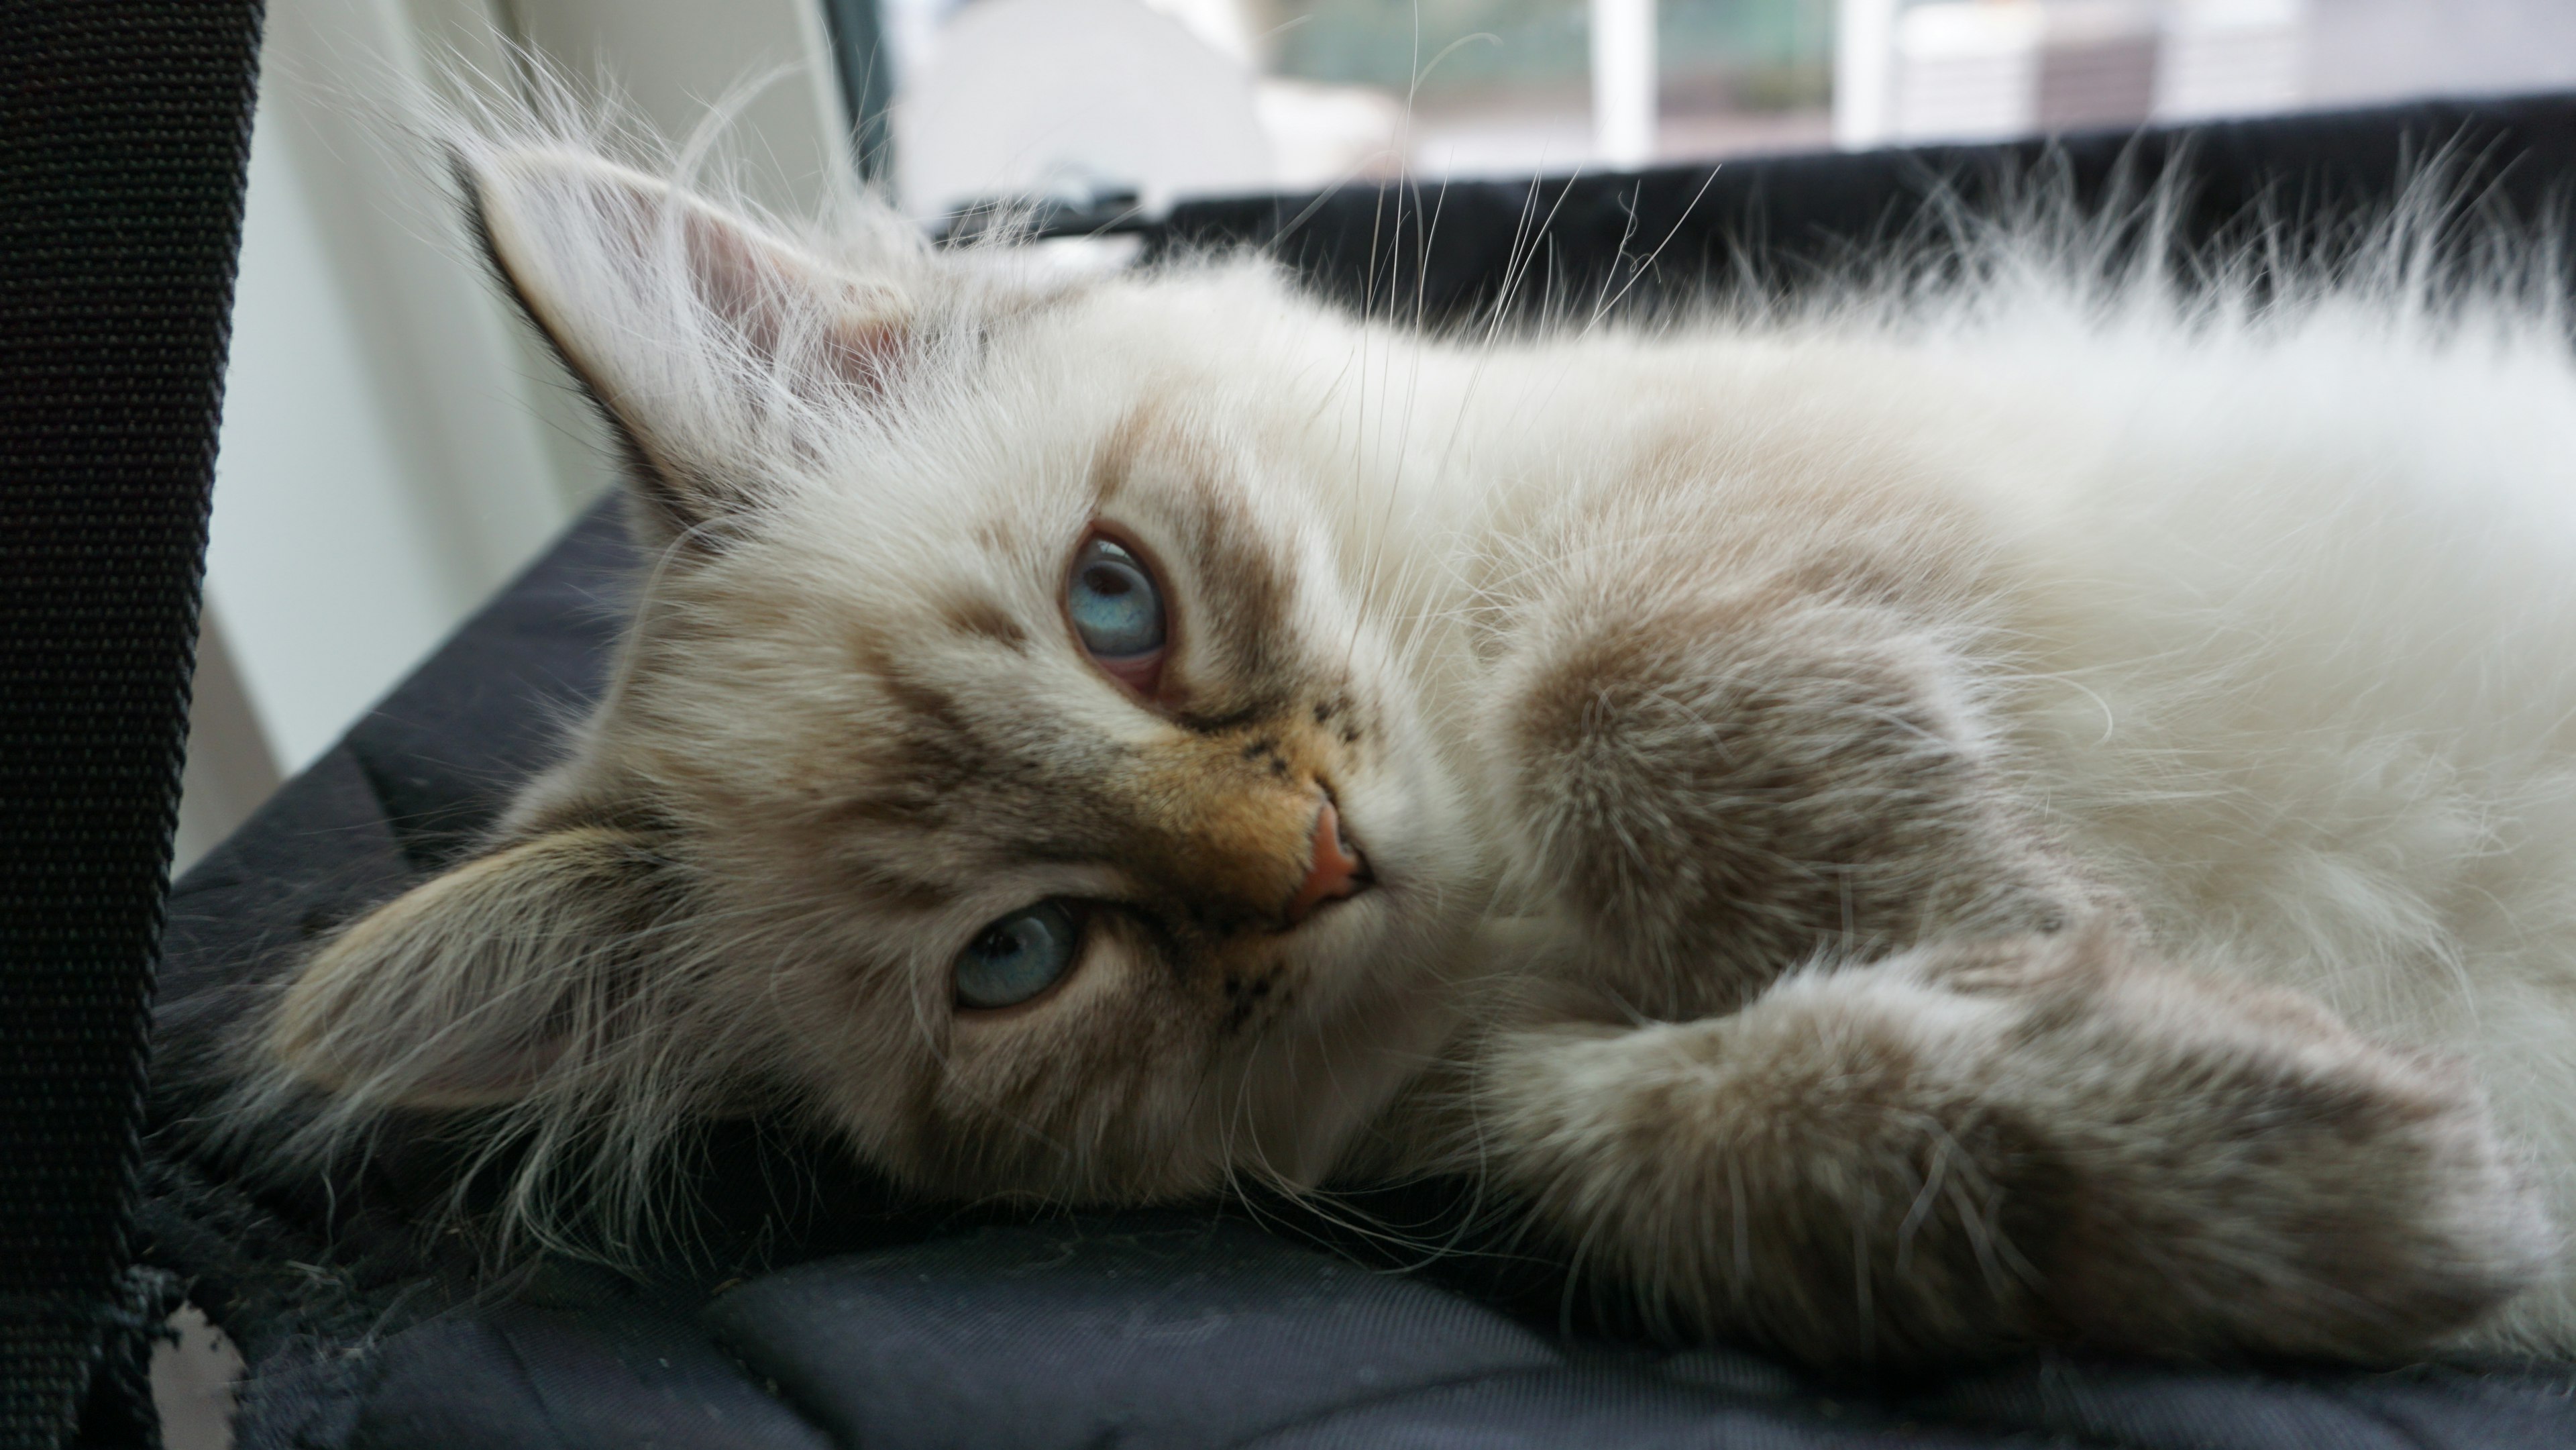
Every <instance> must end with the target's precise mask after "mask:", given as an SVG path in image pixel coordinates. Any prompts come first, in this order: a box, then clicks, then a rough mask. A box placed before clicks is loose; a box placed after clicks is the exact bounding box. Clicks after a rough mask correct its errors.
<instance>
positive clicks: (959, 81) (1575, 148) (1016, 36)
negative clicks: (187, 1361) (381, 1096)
mask: <svg viewBox="0 0 2576 1450" xmlns="http://www.w3.org/2000/svg"><path fill="white" fill-rule="evenodd" d="M827 3H828V4H830V5H831V6H833V7H835V8H837V9H841V10H850V9H852V8H853V7H864V6H866V5H867V4H868V0H827ZM877 3H878V6H879V8H878V10H877V11H876V15H877V17H878V19H877V22H876V23H877V25H878V27H879V28H880V30H881V33H882V36H883V48H882V51H881V52H877V53H874V54H875V55H876V59H877V69H876V70H874V71H873V72H870V71H867V70H866V68H865V67H861V66H857V65H851V64H845V66H844V71H845V73H846V74H851V75H859V74H870V75H874V76H878V77H882V78H883V84H884V85H885V86H886V88H888V89H889V90H890V92H891V94H892V96H893V102H894V104H893V112H892V118H893V125H892V127H891V128H890V134H891V153H892V156H893V167H892V174H893V176H894V177H895V180H896V183H897V188H898V191H899V194H900V195H901V197H902V198H903V201H904V203H905V205H906V206H907V207H908V208H909V209H911V210H913V211H914V212H916V213H918V214H921V215H923V216H926V217H927V216H936V215H939V214H941V213H943V212H944V211H946V210H948V209H949V208H951V207H953V206H955V205H956V204H958V203H959V202H961V201H963V200H966V199H968V198H975V197H987V196H996V195H1026V194H1031V193H1037V194H1052V195H1059V196H1063V197H1065V198H1067V199H1071V200H1080V199H1083V198H1087V197H1092V196H1097V195H1112V196H1124V195H1127V194H1130V193H1132V194H1133V195H1134V196H1135V197H1136V198H1137V199H1138V200H1139V202H1141V204H1142V205H1143V206H1145V207H1146V208H1147V209H1149V210H1150V209H1152V208H1155V207H1158V206H1160V205H1162V204H1165V203H1167V202H1169V201H1170V200H1171V199H1173V198H1174V197H1176V196H1180V195H1186V194H1204V193H1208V192H1217V191H1261V190H1272V189H1292V190H1293V189H1305V188H1313V187H1318V186H1326V185H1331V184H1333V183H1336V182H1339V181H1344V180H1354V179H1358V180H1372V179H1378V178H1384V177H1388V176H1394V175H1397V174H1403V173H1410V174H1413V175H1419V176H1457V175H1464V176H1528V175H1532V174H1536V173H1564V172H1569V171H1574V170H1578V169H1599V168H1602V167H1629V166H1640V165H1648V164H1655V163H1670V162H1687V161H1696V160H1703V159H1708V158H1714V157H1722V156H1728V155H1740V154H1746V153H1755V152H1780V151H1794V150H1804V149H1812V148H1817V147H1823V146H1828V145H1842V146H1849V147H1860V146H1880V145H1902V144H1909V143H1916V142H1930V141H1956V140H1990V139H1997V138H2003V137H2011V136H2020V135H2031V134H2038V133H2044V132H2051V131H2061V130H2070V129H2079V128H2085V127H2095V126H2128V125H2135V124H2138V123H2140V122H2147V121H2165V120H2172V121H2180V120H2192V119H2201V118H2207V117H2216V116H2227V115H2248V114H2257V113H2261V112H2267V111H2278V110H2283V109H2290V108H2300V107H2327V106H2337V105H2352V104H2365V103H2370V102H2377V101H2387V100H2396V99H2402V98H2405V97H2410V96H2420V95H2428V94H2441V93H2453V94H2457V93H2476V92H2488V93H2491V92H2497V91H2505V90H2513V89H2539V88H2546V87H2552V86H2567V85H2576V4H2571V3H2569V0H877ZM844 29H845V31H846V33H848V34H850V35H853V36H865V35H867V34H868V33H869V30H868V26H866V25H864V24H861V25H847V26H845V27H844ZM863 109H865V108H863Z"/></svg>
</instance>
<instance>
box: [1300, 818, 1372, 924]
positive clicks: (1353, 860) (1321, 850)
mask: <svg viewBox="0 0 2576 1450" xmlns="http://www.w3.org/2000/svg"><path fill="white" fill-rule="evenodd" d="M1366 885H1368V863H1367V862H1366V861H1364V860H1362V859H1360V853H1359V852H1358V851H1357V850H1356V849H1354V848H1353V847H1352V845H1351V843H1350V842H1348V841H1345V840H1343V839H1342V813H1341V812H1340V811H1337V810H1335V809H1333V803H1332V802H1331V801H1326V802H1324V808H1323V809H1322V810H1320V811H1317V812H1316V813H1315V860H1314V864H1313V865H1311V866H1308V867H1307V868H1306V884H1305V885H1303V886H1300V887H1298V888H1297V894H1296V896H1295V897H1293V898H1291V899H1290V901H1289V902H1288V924H1289V925H1290V926H1295V925H1296V924H1297V923H1299V922H1301V921H1304V920H1305V919H1306V917H1307V915H1308V914H1309V913H1311V912H1313V911H1314V909H1315V908H1316V907H1318V906H1321V905H1323V904H1324V903H1325V902H1327V901H1339V900H1341V899H1343V898H1344V897H1348V896H1356V895H1358V894H1359V893H1360V889H1361V888H1362V887H1365V886H1366Z"/></svg>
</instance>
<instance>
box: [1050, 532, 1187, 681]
mask: <svg viewBox="0 0 2576 1450" xmlns="http://www.w3.org/2000/svg"><path fill="white" fill-rule="evenodd" d="M1065 593H1066V598H1065V607H1066V612H1067V613H1069V614H1070V615H1072V617H1073V627H1074V631H1075V632H1076V633H1077V634H1079V635H1081V636H1082V647H1083V648H1084V649H1087V650H1089V651H1091V653H1092V654H1094V655H1096V656H1098V657H1100V658H1102V659H1133V658H1135V657H1137V656H1139V655H1146V654H1151V653H1153V652H1154V651H1155V650H1158V649H1161V648H1162V647H1163V600H1162V595H1161V593H1160V592H1159V591H1158V590H1156V589H1155V587H1154V581H1153V579H1152V577H1151V576H1149V575H1147V574H1146V572H1145V566H1144V564H1143V563H1142V562H1140V561H1139V560H1138V559H1137V558H1136V556H1135V555H1133V554H1130V553H1128V552H1127V551H1126V550H1125V549H1122V548H1120V547H1118V546H1117V545H1116V544H1113V543H1111V542H1110V541H1109V540H1107V539H1093V540H1092V541H1090V542H1089V543H1087V544H1085V545H1083V546H1082V554H1081V557H1080V558H1079V560H1078V561H1077V562H1076V564H1075V567H1074V571H1073V582H1072V584H1071V585H1070V586H1069V587H1068V588H1067V589H1066V591H1065Z"/></svg>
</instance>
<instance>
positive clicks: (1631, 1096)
mask: <svg viewBox="0 0 2576 1450" xmlns="http://www.w3.org/2000/svg"><path fill="white" fill-rule="evenodd" d="M1473 1084H1474V1086H1473V1088H1472V1090H1471V1096H1472V1100H1473V1102H1474V1106H1475V1112H1474V1114H1473V1121H1474V1123H1475V1125H1476V1135H1477V1140H1478V1142H1477V1151H1478V1155H1479V1156H1480V1157H1481V1159H1482V1161H1483V1163H1484V1165H1485V1168H1486V1170H1487V1171H1488V1172H1489V1173H1490V1174H1491V1175H1492V1176H1493V1177H1494V1178H1495V1179H1497V1180H1498V1181H1500V1182H1502V1183H1504V1184H1508V1185H1509V1186H1510V1187H1511V1188H1512V1189H1514V1190H1515V1191H1516V1192H1517V1193H1518V1194H1519V1195H1520V1196H1521V1197H1522V1198H1523V1199H1524V1200H1525V1201H1526V1202H1527V1203H1528V1204H1529V1205H1530V1207H1531V1210H1532V1211H1533V1212H1534V1214H1535V1215H1536V1217H1537V1219H1538V1221H1539V1222H1540V1224H1541V1225H1542V1226H1543V1227H1544V1228H1545V1229H1547V1230H1548V1231H1550V1232H1552V1233H1553V1234H1554V1235H1555V1236H1557V1237H1558V1238H1559V1239H1560V1240H1561V1241H1562V1243H1563V1244H1564V1246H1565V1247H1566V1248H1567V1249H1568V1251H1569V1252H1570V1253H1571V1254H1572V1255H1573V1256H1574V1259H1575V1263H1576V1266H1577V1272H1578V1273H1580V1274H1581V1275H1583V1276H1584V1277H1585V1278H1586V1279H1587V1280H1592V1281H1595V1282H1596V1284H1597V1283H1598V1282H1599V1281H1600V1280H1603V1279H1607V1280H1608V1281H1609V1283H1610V1285H1611V1286H1613V1287H1615V1288H1616V1289H1618V1290H1619V1291H1620V1292H1623V1293H1629V1294H1633V1295H1635V1296H1636V1298H1637V1300H1638V1302H1640V1303H1642V1304H1643V1305H1644V1306H1645V1307H1646V1308H1647V1310H1648V1311H1649V1312H1650V1313H1652V1314H1654V1315H1656V1316H1658V1317H1659V1318H1660V1319H1661V1320H1662V1321H1663V1322H1664V1323H1665V1324H1666V1326H1667V1327H1669V1328H1670V1329H1672V1330H1674V1331H1676V1332H1679V1333H1682V1334H1692V1335H1696V1334H1726V1335H1743V1336H1749V1337H1752V1338H1755V1339H1758V1340H1761V1341H1764V1342H1767V1343H1770V1344H1772V1345H1774V1346H1776V1347H1778V1348H1780V1349H1782V1350H1784V1351H1786V1352H1788V1353H1790V1354H1793V1355H1795V1356H1797V1357H1799V1358H1801V1359H1804V1360H1807V1361H1810V1362H1816V1363H1828V1364H1830V1363H1854V1362H1877V1363H1882V1364H1885V1363H1904V1362H1916V1363H1922V1362H1933V1361H1939V1360H1945V1359H1953V1358H1959V1357H1973V1356H1978V1355H1983V1354H1990V1353H1994V1352H1998V1351H2002V1350H2006V1349H2010V1348H2013V1347H2016V1346H2028V1345H2034V1344H2068V1343H2073V1344H2084V1345H2090V1346H2094V1347H2098V1348H2103V1349H2110V1350H2119V1351H2131V1352H2145V1353H2153V1354H2174V1355H2205V1354H2224V1353H2231V1352H2254V1353H2258V1354H2283V1355H2295V1356H2309V1355H2325V1356H2334V1357H2352V1358H2360V1359H2364V1360H2376V1359H2384V1358H2389V1357H2393V1356H2399V1355H2403V1354H2406V1353H2408V1352H2410V1351H2413V1350H2416V1349H2420V1348H2422V1347H2424V1346H2426V1345H2427V1344H2428V1343H2430V1342H2431V1341H2433V1340H2435V1339H2436V1338H2437V1337H2438V1336H2441V1335H2442V1334H2444V1333H2445V1332H2447V1331H2451V1330H2453V1329H2456V1328H2458V1327H2460V1326H2462V1325H2464V1324H2465V1323H2467V1322H2468V1321H2470V1320H2471V1319H2472V1318H2474V1317H2475V1316H2476V1315H2478V1314H2479V1313H2480V1312H2481V1311H2483V1310H2485V1309H2488V1308H2490V1307H2491V1306H2493V1305H2494V1304H2496V1303H2497V1302H2499V1301H2500V1300H2502V1299H2503V1298H2504V1297H2506V1296H2507V1295H2508V1294H2510V1293H2511V1292H2512V1291H2513V1289H2515V1288H2516V1287H2517V1286H2518V1285H2519V1284H2521V1283H2522V1282H2525V1281H2526V1280H2527V1279H2528V1278H2529V1276H2530V1275H2531V1274H2532V1273H2533V1272H2535V1271H2536V1270H2537V1268H2538V1267H2539V1265H2540V1264H2541V1263H2542V1262H2543V1260H2544V1259H2545V1257H2546V1253H2547V1249H2548V1246H2549V1242H2550V1239H2549V1234H2548V1230H2547V1226H2546V1225H2545V1223H2544V1222H2543V1221H2542V1219H2541V1217H2540V1215H2539V1213H2538V1211H2537V1209H2536V1208H2535V1207H2534V1206H2533V1203H2532V1200H2531V1198H2530V1196H2529V1195H2528V1194H2527V1193H2526V1192H2525V1191H2524V1190H2523V1189H2522V1187H2521V1186H2520V1185H2519V1183H2518V1181H2517V1177H2516V1173H2515V1169H2514V1166H2513V1164H2512V1163H2511V1162H2510V1161H2509V1159H2508V1157H2507V1155H2506V1154H2505V1152H2504V1151H2503V1150H2502V1149H2501V1147H2500V1146H2499V1143H2498V1141H2497V1139H2496V1137H2495V1136H2494V1134H2493V1133H2492V1131H2491V1130H2490V1128H2489V1125H2488V1122H2487V1116H2486V1110H2485V1107H2484V1102H2483V1099H2482V1097H2481V1096H2480V1094H2479V1092H2478V1091H2477V1089H2476V1088H2475V1086H2474V1085H2473V1084H2472V1083H2470V1082H2469V1081H2468V1080H2467V1079H2466V1077H2465V1076H2464V1075H2463V1074H2461V1073H2459V1072H2457V1071H2455V1070H2453V1069H2451V1068H2450V1067H2448V1066H2447V1065H2445V1064H2440V1063H2435V1062H2429V1061H2424V1060H2419V1059H2414V1058H2409V1057H2406V1056H2402V1055H2399V1054H2396V1053H2392V1052H2389V1051H2386V1050H2383V1049H2380V1048H2378V1047H2376V1046H2374V1045H2372V1044H2370V1043H2368V1042H2365V1041H2364V1040H2362V1039H2361V1038H2359V1037H2357V1036H2356V1035H2355V1034H2353V1033H2352V1032H2351V1031H2349V1030H2347V1029H2346V1028H2344V1027H2343V1026H2342V1025H2341V1024H2340V1023H2339V1022H2337V1021H2336V1020H2335V1019H2334V1018H2333V1017H2332V1016H2331V1015H2329V1014H2328V1013H2327V1012H2325V1010H2324V1009H2322V1008H2321V1007H2318V1006H2317V1005H2315V1004H2314V1003H2313V1002H2311V1001H2309V1000H2307V999H2305V998H2301V997H2297V996H2293V995H2290V994H2285V993H2279V992H2272V991H2266V990H2261V989H2256V988H2252V987H2247V986H2244V985H2241V984H2236V983H2228V982H2221V981H2217V980H2213V979H2208V978H2203V977H2199V976H2194V975H2190V974H2186V973H2183V972H2180V971H2177V970H2175V969H2173V968H2171V967H2168V966H2166V965H2164V964H2162V963H2159V962H2157V961H2154V960H2152V959H2150V958H2148V957H2146V956H2144V955H2143V954H2141V953H2140V952H2138V951H2137V950H2136V949H2134V948H2132V947H2130V946H2128V945H2127V944H2125V942H2124V940H2123V938H2122V937H2121V936H2120V935H2119V934H2118V933H2117V932H2116V931H2115V930H2113V929H2111V928H2108V927H2096V928H2088V929H2084V930H2077V931H2068V932H2061V933H2057V934H2054V935H2048V936H2032V937H2024V938H2019V939H2014V940H2009V941H2002V942H1986V943H1981V944H1963V945H1945V946H1936V947H1922V948H1916V949H1914V950H1911V951H1908V952H1904V953H1901V954H1899V955H1898V956H1896V957H1894V958H1892V959H1889V960H1886V961H1883V962H1880V963H1877V964H1874V965H1869V966H1861V967H1846V968H1842V969H1839V970H1810V971H1804V972H1799V973H1795V974H1792V975H1790V976H1788V977H1785V978H1783V979H1781V980H1780V981H1778V982H1777V983H1776V984H1774V985H1773V986H1771V987H1770V988H1769V989H1768V990H1766V991H1765V992H1764V993H1763V994H1762V995H1761V996H1760V997H1758V998H1757V999H1756V1000H1755V1001H1754V1002H1753V1003H1752V1004H1751V1005H1750V1006H1748V1007H1747V1008H1745V1009H1744V1010H1742V1011H1740V1012H1737V1013H1734V1014H1731V1015H1727V1016H1723V1017H1714V1018H1705V1019H1702V1020H1698V1021H1692V1022H1680V1023H1666V1024H1657V1025H1649V1026H1642V1027H1617V1026H1606V1025H1605V1026H1595V1025H1571V1024H1559V1025H1553V1026H1547V1027H1541V1028H1537V1029H1533V1030H1516V1031H1504V1032H1500V1033H1497V1034H1496V1035H1495V1036H1494V1037H1492V1038H1490V1039H1489V1040H1488V1041H1487V1042H1486V1043H1485V1044H1484V1046H1483V1049H1482V1050H1481V1051H1480V1052H1479V1054H1478V1056H1477V1059H1476V1067H1475V1068H1474V1070H1473Z"/></svg>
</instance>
